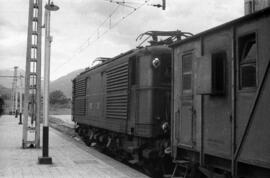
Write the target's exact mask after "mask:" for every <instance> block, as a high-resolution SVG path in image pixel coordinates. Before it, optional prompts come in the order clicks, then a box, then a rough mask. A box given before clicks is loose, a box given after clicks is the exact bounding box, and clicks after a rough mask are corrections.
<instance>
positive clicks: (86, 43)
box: [53, 0, 150, 72]
mask: <svg viewBox="0 0 270 178" xmlns="http://www.w3.org/2000/svg"><path fill="white" fill-rule="evenodd" d="M149 1H150V0H145V1H144V3H143V4H140V6H138V7H135V8H134V9H133V10H132V11H131V12H129V13H128V14H126V15H125V16H122V17H121V18H120V20H118V21H117V22H116V23H114V24H111V17H112V15H113V14H114V13H116V11H117V10H118V8H119V7H120V5H119V4H118V6H117V7H116V8H114V10H113V11H112V12H111V13H110V15H109V16H108V17H107V18H106V19H105V20H104V21H103V22H102V23H101V24H100V25H99V26H98V27H97V28H96V30H95V31H94V32H93V33H92V34H91V35H90V36H89V37H88V38H87V40H85V41H84V42H83V43H82V44H81V45H80V47H79V48H77V49H76V50H75V52H74V53H73V55H71V57H70V58H68V60H67V61H65V62H64V63H62V64H61V65H59V66H58V67H57V68H56V69H55V70H54V71H53V72H56V71H58V70H59V69H61V68H62V67H63V66H64V65H66V64H67V63H69V62H71V61H72V60H73V59H74V58H75V57H76V56H77V55H79V54H80V53H82V52H83V51H84V50H85V49H87V48H88V47H89V46H91V45H93V44H94V43H95V42H96V41H98V40H99V39H100V38H101V37H103V36H104V35H105V34H107V33H108V32H109V31H110V30H112V29H113V28H115V27H116V26H117V25H119V24H120V23H121V22H122V21H124V20H125V19H127V18H128V17H129V16H131V15H132V14H133V13H135V12H136V11H137V10H139V9H140V8H142V7H143V6H145V5H146V4H147V3H148V2H149ZM108 20H110V25H109V29H107V30H106V31H104V32H103V33H101V34H99V29H100V28H101V27H102V26H103V25H104V24H105V23H106V22H107V21H108ZM94 37H96V38H95V39H94V40H93V41H91V40H92V39H93V38H94Z"/></svg>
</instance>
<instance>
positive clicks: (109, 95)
mask: <svg viewBox="0 0 270 178" xmlns="http://www.w3.org/2000/svg"><path fill="white" fill-rule="evenodd" d="M154 58H160V61H161V66H159V67H158V68H157V69H154V67H153V66H152V60H153V59H154ZM170 58H171V56H170V49H169V48H167V47H149V48H146V49H139V50H137V51H135V52H132V53H128V54H127V55H123V56H121V57H120V58H117V59H113V60H112V61H109V62H107V63H105V64H102V65H100V66H98V67H95V68H94V69H92V70H91V69H90V70H89V71H85V72H83V73H81V74H80V75H79V76H77V77H76V79H74V80H73V89H74V90H73V101H74V102H73V120H74V121H75V122H77V123H82V124H86V125H91V126H94V127H99V128H103V129H107V130H111V131H115V132H118V133H125V134H133V135H135V136H140V137H147V138H150V137H156V136H157V135H158V134H160V133H159V132H160V124H161V122H162V121H163V120H164V118H165V117H166V120H167V121H168V120H169V116H168V115H167V116H166V114H168V113H169V110H170V109H169V108H166V107H162V106H163V105H166V106H167V107H168V105H167V104H164V103H165V102H167V103H168V100H169V98H170V97H169V91H170V65H171V63H170ZM163 75H165V77H163ZM166 77H167V78H166ZM80 90H81V91H80ZM163 91H164V93H166V94H163ZM160 93H161V94H160ZM165 95H166V96H165ZM161 97H163V98H161ZM165 97H166V99H167V101H166V99H165ZM161 108H166V110H167V111H166V112H167V113H166V112H165V111H163V110H162V109H161ZM165 113H166V114H165Z"/></svg>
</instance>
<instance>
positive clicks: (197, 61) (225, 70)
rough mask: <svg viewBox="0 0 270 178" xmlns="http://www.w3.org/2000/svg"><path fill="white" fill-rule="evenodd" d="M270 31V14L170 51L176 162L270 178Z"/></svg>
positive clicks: (246, 19)
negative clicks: (182, 161) (269, 70)
mask: <svg viewBox="0 0 270 178" xmlns="http://www.w3.org/2000/svg"><path fill="white" fill-rule="evenodd" d="M269 29H270V9H269V8H268V9H265V10H263V11H260V12H258V13H255V14H251V15H249V16H246V17H242V18H240V19H237V20H235V21H232V22H229V23H227V24H224V25H221V26H219V27H216V28H214V29H210V30H208V31H206V32H203V33H201V34H198V35H195V36H193V37H191V38H189V39H187V40H183V41H180V42H179V43H175V44H173V45H172V47H173V66H174V69H173V70H174V76H173V78H174V80H173V110H172V116H173V117H172V121H171V122H172V123H173V127H172V145H173V155H174V157H175V158H176V159H187V160H189V161H191V162H194V163H198V164H200V166H201V170H202V169H203V168H209V169H208V172H211V171H210V170H214V171H213V172H215V170H219V171H216V172H215V173H216V175H217V174H218V173H219V174H220V173H221V172H223V174H225V173H228V174H231V175H235V174H238V175H239V176H243V177H262V176H269V175H270V151H269V150H270V142H269V137H270V131H269V129H267V127H268V126H269V125H270V120H269V117H268V109H267V108H269V106H270V103H269V101H270V95H269V91H270V88H269V87H270V86H269V85H270V80H269V79H268V78H269V75H270V74H268V71H267V70H268V68H269V66H268V63H269V60H270V50H269V40H270V32H269Z"/></svg>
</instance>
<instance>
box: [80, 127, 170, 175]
mask: <svg viewBox="0 0 270 178" xmlns="http://www.w3.org/2000/svg"><path fill="white" fill-rule="evenodd" d="M76 132H77V133H78V134H79V136H80V137H81V138H82V140H83V141H84V142H85V144H86V145H87V146H90V147H94V148H95V149H97V150H98V151H100V152H102V153H104V154H106V155H108V156H110V157H113V158H114V159H116V160H118V161H120V162H123V163H125V164H127V165H129V166H131V167H133V168H135V169H138V170H139V171H142V172H144V173H146V174H147V175H149V176H151V177H155V178H158V177H160V178H162V177H163V175H165V174H171V173H172V170H173V163H172V158H171V153H170V145H169V143H170V142H169V138H167V137H166V138H165V137H162V136H161V137H158V138H152V139H149V138H142V137H137V136H133V135H126V134H122V133H116V132H113V131H109V130H105V129H100V128H96V127H91V126H87V125H82V124H78V125H77V128H76ZM165 150H166V151H165Z"/></svg>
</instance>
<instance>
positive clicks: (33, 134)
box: [22, 0, 42, 148]
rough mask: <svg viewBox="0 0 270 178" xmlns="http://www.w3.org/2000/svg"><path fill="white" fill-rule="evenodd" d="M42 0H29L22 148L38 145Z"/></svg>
mask: <svg viewBox="0 0 270 178" xmlns="http://www.w3.org/2000/svg"><path fill="white" fill-rule="evenodd" d="M41 28H42V0H29V16H28V36H27V51H26V66H25V68H26V70H25V92H24V118H23V140H22V147H23V148H39V147H40V100H41V97H40V96H41V95H40V91H41V36H42V34H41V33H42V30H41Z"/></svg>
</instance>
